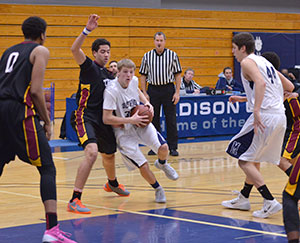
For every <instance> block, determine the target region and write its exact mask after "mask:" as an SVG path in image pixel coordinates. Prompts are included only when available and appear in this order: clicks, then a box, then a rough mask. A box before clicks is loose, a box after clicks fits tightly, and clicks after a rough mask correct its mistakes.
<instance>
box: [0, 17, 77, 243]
mask: <svg viewBox="0 0 300 243" xmlns="http://www.w3.org/2000/svg"><path fill="white" fill-rule="evenodd" d="M46 27H47V24H46V22H45V21H44V20H43V19H41V18H39V17H29V18H28V19H26V20H25V21H24V22H23V24H22V31H23V34H24V37H25V41H24V42H22V43H20V44H17V45H14V46H12V47H10V48H8V49H7V50H6V51H5V52H4V53H3V55H2V57H1V61H0V134H1V136H0V176H1V174H2V172H3V169H4V166H5V164H7V163H9V162H10V161H13V160H15V156H16V155H17V156H18V157H19V159H21V160H22V161H24V162H27V163H29V164H32V165H34V166H36V167H37V169H38V171H39V173H40V176H41V181H40V192H41V198H42V201H43V204H44V207H45V212H46V231H45V233H44V236H43V242H67V243H72V242H75V241H72V240H70V239H68V238H67V237H65V236H64V233H63V232H62V231H60V229H59V225H58V224H57V214H56V181H55V177H56V169H55V166H54V163H53V159H52V154H51V149H50V147H49V144H48V140H49V139H50V136H51V126H50V118H49V116H48V113H47V108H46V103H45V97H44V93H43V82H44V73H45V69H46V66H47V62H48V58H49V51H48V49H47V48H46V47H44V46H43V43H44V41H45V39H46ZM37 113H38V114H39V118H40V119H41V120H43V121H44V127H42V126H41V125H40V122H39V119H38V117H37Z"/></svg>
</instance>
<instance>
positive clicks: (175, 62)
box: [173, 53, 182, 74]
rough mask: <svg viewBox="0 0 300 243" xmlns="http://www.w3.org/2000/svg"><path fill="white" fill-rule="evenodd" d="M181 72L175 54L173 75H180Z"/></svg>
mask: <svg viewBox="0 0 300 243" xmlns="http://www.w3.org/2000/svg"><path fill="white" fill-rule="evenodd" d="M181 72H182V69H181V66H180V62H179V58H178V56H177V54H176V53H174V60H173V73H174V74H176V73H181Z"/></svg>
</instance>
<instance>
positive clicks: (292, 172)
mask: <svg viewBox="0 0 300 243" xmlns="http://www.w3.org/2000/svg"><path fill="white" fill-rule="evenodd" d="M263 56H265V58H267V59H268V60H269V61H270V62H271V63H272V64H273V63H274V62H277V63H278V64H277V65H274V64H273V65H274V67H275V68H276V69H277V70H278V69H279V66H280V59H279V57H278V56H277V55H276V54H275V53H272V52H271V53H263ZM293 84H294V86H295V89H294V91H293V92H292V93H290V92H285V101H284V107H285V115H286V118H287V127H286V131H285V135H284V140H283V145H282V155H281V156H282V157H281V160H280V166H279V167H280V168H281V169H283V170H285V172H286V174H287V175H289V180H288V183H287V185H286V187H285V189H284V191H283V193H282V204H283V222H284V228H285V231H286V234H287V237H288V242H289V243H295V242H297V243H298V242H299V226H300V224H299V209H298V201H299V199H300V180H299V174H300V138H299V137H300V128H299V127H300V126H299V124H300V97H299V94H300V84H299V83H297V82H293ZM290 163H291V164H292V165H291V164H290ZM286 168H287V169H286Z"/></svg>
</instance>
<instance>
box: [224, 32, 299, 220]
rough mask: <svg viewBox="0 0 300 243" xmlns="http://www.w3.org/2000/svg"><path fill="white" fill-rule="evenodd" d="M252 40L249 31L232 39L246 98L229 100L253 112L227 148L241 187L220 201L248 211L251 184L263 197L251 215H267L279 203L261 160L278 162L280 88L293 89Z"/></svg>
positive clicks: (281, 120) (281, 124)
mask: <svg viewBox="0 0 300 243" xmlns="http://www.w3.org/2000/svg"><path fill="white" fill-rule="evenodd" d="M254 50H255V41H254V38H253V36H252V35H251V34H250V33H247V32H242V33H239V34H237V35H235V36H234V37H233V39H232V53H233V54H234V56H235V58H236V59H237V61H238V62H240V64H241V77H242V82H243V86H244V89H245V92H246V97H241V96H231V97H230V99H229V101H231V102H237V101H239V102H241V101H248V105H249V108H250V110H251V111H252V114H251V115H250V117H249V118H248V119H247V121H246V123H245V124H244V126H243V127H242V129H241V131H240V132H239V133H238V134H237V135H235V136H234V137H233V138H232V139H231V141H230V143H229V145H228V148H227V150H226V152H227V153H228V154H230V155H231V156H233V157H235V158H237V159H238V163H239V166H240V168H241V169H242V170H243V172H244V173H245V175H246V180H245V184H244V188H243V189H242V190H241V192H240V193H239V195H238V197H237V198H235V199H232V200H229V201H223V202H222V205H223V206H225V207H227V208H232V209H240V210H250V202H249V194H250V191H251V189H252V187H253V185H254V186H255V187H256V188H257V190H258V191H259V192H260V194H261V195H262V197H263V198H264V205H263V207H262V209H261V210H257V211H254V212H253V216H254V217H259V218H267V217H268V216H270V215H272V214H274V213H276V212H278V211H279V210H281V209H282V206H281V204H280V203H279V202H277V200H276V199H275V198H274V197H273V196H272V194H271V192H270V191H269V190H268V188H267V186H266V185H265V182H264V179H263V177H262V175H261V173H260V170H259V169H260V162H269V163H274V164H276V165H278V164H279V162H280V156H281V154H280V153H281V146H282V142H283V136H284V132H285V128H286V118H285V114H284V106H283V90H287V91H290V92H291V91H292V90H293V89H294V86H293V85H292V84H291V83H290V82H286V79H282V78H281V77H279V75H278V73H277V71H276V70H275V68H274V67H273V65H272V64H271V63H270V62H268V61H267V60H266V59H265V58H264V57H260V56H256V55H255V54H254Z"/></svg>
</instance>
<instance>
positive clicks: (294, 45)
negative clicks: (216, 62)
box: [233, 32, 300, 80]
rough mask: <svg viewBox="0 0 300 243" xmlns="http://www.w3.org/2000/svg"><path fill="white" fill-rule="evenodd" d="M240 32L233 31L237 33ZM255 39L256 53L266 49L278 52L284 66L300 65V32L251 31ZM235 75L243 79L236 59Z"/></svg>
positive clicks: (258, 53)
mask: <svg viewBox="0 0 300 243" xmlns="http://www.w3.org/2000/svg"><path fill="white" fill-rule="evenodd" d="M237 33H238V32H233V34H234V35H235V34H237ZM251 34H252V35H253V36H254V39H255V54H256V55H261V54H262V53H264V52H266V51H273V52H276V53H277V55H278V56H279V57H280V61H281V65H280V69H282V68H293V67H294V66H295V65H300V34H296V33H295V34H287V33H264V32H251ZM234 77H235V79H237V80H241V76H240V64H239V63H238V62H237V61H236V59H234Z"/></svg>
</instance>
